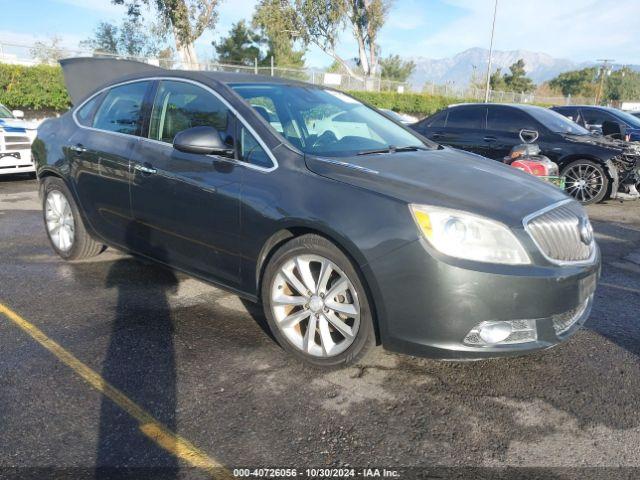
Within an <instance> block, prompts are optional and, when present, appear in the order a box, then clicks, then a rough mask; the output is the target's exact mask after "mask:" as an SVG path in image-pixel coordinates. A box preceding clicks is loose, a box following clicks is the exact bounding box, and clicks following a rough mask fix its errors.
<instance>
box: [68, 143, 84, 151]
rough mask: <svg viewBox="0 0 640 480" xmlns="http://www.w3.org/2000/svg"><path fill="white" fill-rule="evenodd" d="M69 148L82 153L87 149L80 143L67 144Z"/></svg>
mask: <svg viewBox="0 0 640 480" xmlns="http://www.w3.org/2000/svg"><path fill="white" fill-rule="evenodd" d="M69 150H71V151H73V152H76V153H84V152H86V151H87V149H86V148H85V147H83V146H82V144H81V143H79V144H77V145H69Z"/></svg>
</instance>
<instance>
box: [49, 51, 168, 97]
mask: <svg viewBox="0 0 640 480" xmlns="http://www.w3.org/2000/svg"><path fill="white" fill-rule="evenodd" d="M60 65H61V66H62V71H63V72H64V81H65V83H66V85H67V91H68V92H69V96H70V97H71V103H72V104H73V105H78V104H79V103H81V102H82V100H84V99H85V98H87V97H88V96H89V94H91V93H93V92H95V91H96V90H99V89H100V88H102V87H106V86H107V85H109V84H111V83H113V82H114V81H116V80H118V79H120V78H123V77H126V76H128V75H134V74H139V73H150V74H154V73H159V72H163V71H164V69H162V68H160V67H156V66H154V65H149V64H147V63H142V62H135V61H133V60H120V59H115V58H100V57H78V58H65V59H63V60H60Z"/></svg>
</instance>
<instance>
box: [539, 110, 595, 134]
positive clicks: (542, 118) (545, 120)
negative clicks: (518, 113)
mask: <svg viewBox="0 0 640 480" xmlns="http://www.w3.org/2000/svg"><path fill="white" fill-rule="evenodd" d="M527 112H528V113H529V114H531V116H532V117H533V118H535V119H536V120H537V121H539V122H540V123H541V124H543V125H544V126H545V127H547V128H548V129H549V130H551V131H552V132H555V133H568V134H571V135H590V132H589V130H587V129H585V128H583V127H581V126H580V125H578V124H577V123H575V122H573V121H572V120H569V119H568V118H567V117H565V116H564V115H561V114H560V113H558V112H554V111H553V110H549V109H548V108H541V107H531V108H528V109H527Z"/></svg>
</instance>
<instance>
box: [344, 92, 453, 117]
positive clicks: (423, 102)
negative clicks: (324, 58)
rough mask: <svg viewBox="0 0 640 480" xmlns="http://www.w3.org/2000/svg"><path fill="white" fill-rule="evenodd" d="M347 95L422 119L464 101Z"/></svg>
mask: <svg viewBox="0 0 640 480" xmlns="http://www.w3.org/2000/svg"><path fill="white" fill-rule="evenodd" d="M349 94H350V95H353V96H354V97H356V98H358V99H360V100H362V101H363V102H366V103H369V104H371V105H373V106H374V107H377V108H387V109H389V110H394V111H396V112H402V113H410V114H413V115H418V116H423V117H424V116H427V115H431V114H433V113H435V112H437V111H438V110H442V109H443V108H445V107H447V106H448V105H451V104H452V103H461V102H463V101H464V100H460V99H455V98H449V97H442V96H438V95H429V94H426V93H397V92H355V91H351V92H349Z"/></svg>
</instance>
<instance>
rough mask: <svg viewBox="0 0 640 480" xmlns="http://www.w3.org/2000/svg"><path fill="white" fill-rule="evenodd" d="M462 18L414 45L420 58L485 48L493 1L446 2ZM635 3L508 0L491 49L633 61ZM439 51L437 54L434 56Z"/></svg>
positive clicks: (636, 53) (639, 45)
mask: <svg viewBox="0 0 640 480" xmlns="http://www.w3.org/2000/svg"><path fill="white" fill-rule="evenodd" d="M445 2H446V3H448V4H450V5H452V6H455V7H458V8H462V9H464V10H465V11H466V13H465V14H464V15H463V16H461V17H460V18H459V19H457V20H454V21H453V22H450V23H449V24H448V25H447V26H446V27H445V28H443V29H442V30H440V31H438V32H437V33H435V34H433V35H431V36H426V37H425V38H423V39H422V40H421V41H419V42H416V45H414V48H413V50H414V51H415V52H416V53H418V52H423V53H422V54H423V55H425V56H428V55H432V56H447V55H451V54H454V53H457V52H459V51H462V50H465V49H467V48H471V47H476V46H481V47H488V45H489V38H490V33H491V19H492V14H493V4H494V2H493V0H445ZM638 18H640V2H638V0H618V1H617V2H615V4H614V3H613V2H604V1H598V0H562V1H558V0H536V1H527V0H511V1H504V0H503V1H501V2H500V3H499V5H498V17H497V22H496V35H495V47H496V48H497V49H501V50H514V49H525V50H531V51H537V52H545V53H549V54H551V55H553V56H555V57H565V58H570V59H574V60H595V59H596V58H600V57H601V56H607V57H613V58H616V59H617V60H618V61H620V62H622V63H629V62H632V61H635V62H637V61H638V58H639V57H640V42H639V40H640V38H639V35H638V27H637V19H638ZM436 52H439V53H440V54H439V55H434V53H436Z"/></svg>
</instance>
